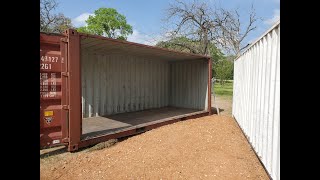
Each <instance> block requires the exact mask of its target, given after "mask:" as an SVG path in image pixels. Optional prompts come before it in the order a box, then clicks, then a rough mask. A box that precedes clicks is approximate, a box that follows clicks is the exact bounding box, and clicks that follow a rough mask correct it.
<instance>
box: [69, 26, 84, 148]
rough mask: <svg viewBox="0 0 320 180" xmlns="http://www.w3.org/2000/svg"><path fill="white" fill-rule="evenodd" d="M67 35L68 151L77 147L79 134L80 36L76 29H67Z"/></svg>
mask: <svg viewBox="0 0 320 180" xmlns="http://www.w3.org/2000/svg"><path fill="white" fill-rule="evenodd" d="M67 35H68V69H69V75H68V76H69V81H68V85H69V86H68V88H69V91H70V96H69V106H70V111H69V146H68V150H69V151H74V150H77V149H78V144H79V142H80V136H81V126H82V125H81V122H82V117H81V74H80V36H79V34H78V32H77V31H75V30H72V29H69V30H67Z"/></svg>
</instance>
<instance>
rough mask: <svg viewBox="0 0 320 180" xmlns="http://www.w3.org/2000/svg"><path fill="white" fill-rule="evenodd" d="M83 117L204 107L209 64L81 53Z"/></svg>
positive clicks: (88, 52) (194, 61)
mask: <svg viewBox="0 0 320 180" xmlns="http://www.w3.org/2000/svg"><path fill="white" fill-rule="evenodd" d="M81 61H82V62H81V73H82V74H81V78H82V80H81V81H82V117H83V118H86V117H96V116H104V115H111V114H117V113H123V112H133V111H139V110H144V109H151V108H160V107H165V106H169V105H170V106H176V107H184V108H193V109H201V110H205V108H206V107H207V103H206V102H207V98H208V97H207V82H208V70H207V69H208V68H207V67H208V63H207V61H205V60H188V61H170V62H169V61H164V60H150V59H144V58H141V57H135V56H129V55H114V54H113V55H104V54H96V53H94V52H90V51H82V54H81Z"/></svg>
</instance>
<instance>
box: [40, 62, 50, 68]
mask: <svg viewBox="0 0 320 180" xmlns="http://www.w3.org/2000/svg"><path fill="white" fill-rule="evenodd" d="M40 69H51V64H45V63H41V64H40Z"/></svg>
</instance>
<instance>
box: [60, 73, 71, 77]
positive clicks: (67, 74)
mask: <svg viewBox="0 0 320 180" xmlns="http://www.w3.org/2000/svg"><path fill="white" fill-rule="evenodd" d="M61 75H62V76H66V77H68V76H69V72H61Z"/></svg>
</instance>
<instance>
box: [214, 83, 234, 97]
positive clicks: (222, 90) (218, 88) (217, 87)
mask: <svg viewBox="0 0 320 180" xmlns="http://www.w3.org/2000/svg"><path fill="white" fill-rule="evenodd" d="M213 88H214V91H215V93H216V96H223V97H230V98H232V92H233V83H232V82H226V83H225V84H224V85H223V86H222V85H221V84H220V83H215V84H214V87H213Z"/></svg>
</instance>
